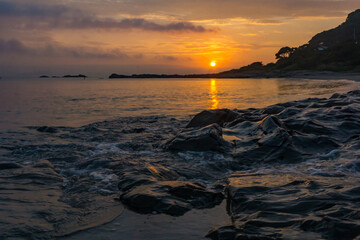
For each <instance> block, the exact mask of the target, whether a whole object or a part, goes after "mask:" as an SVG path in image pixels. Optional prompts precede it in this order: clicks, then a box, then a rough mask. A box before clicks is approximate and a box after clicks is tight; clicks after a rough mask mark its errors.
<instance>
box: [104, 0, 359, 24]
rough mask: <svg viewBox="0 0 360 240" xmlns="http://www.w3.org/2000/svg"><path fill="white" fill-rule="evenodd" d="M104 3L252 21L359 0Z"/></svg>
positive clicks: (116, 8) (345, 9)
mask: <svg viewBox="0 0 360 240" xmlns="http://www.w3.org/2000/svg"><path fill="white" fill-rule="evenodd" d="M97 2H98V3H99V2H100V1H97ZM107 2H108V4H107V6H104V9H103V10H99V11H106V12H108V13H109V12H113V13H117V14H121V13H126V14H132V15H135V16H141V15H146V14H155V15H157V14H166V15H168V16H178V19H180V18H182V19H185V20H206V19H228V18H236V17H241V18H247V19H255V20H259V19H261V20H262V19H265V20H266V19H267V20H269V19H272V18H279V17H285V18H298V17H306V16H323V17H334V16H337V17H343V16H345V15H346V14H347V13H349V12H350V11H353V10H355V9H357V8H359V1H358V0H226V1H219V0H196V1H194V0H181V1H169V0H128V1H126V0H123V1H118V0H108V1H107ZM110 7H111V8H112V9H110Z"/></svg>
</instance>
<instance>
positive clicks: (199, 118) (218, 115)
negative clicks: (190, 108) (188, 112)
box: [186, 109, 239, 128]
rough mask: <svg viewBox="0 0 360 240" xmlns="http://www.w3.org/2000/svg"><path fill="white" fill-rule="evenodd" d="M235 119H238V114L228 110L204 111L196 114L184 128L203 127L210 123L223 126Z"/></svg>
mask: <svg viewBox="0 0 360 240" xmlns="http://www.w3.org/2000/svg"><path fill="white" fill-rule="evenodd" d="M237 117H239V114H237V113H236V112H233V111H231V110H229V109H217V110H205V111H202V112H201V113H199V114H196V115H195V116H194V118H193V119H192V120H191V121H190V123H189V124H188V125H187V126H186V127H187V128H192V127H205V126H207V125H210V124H212V123H217V124H219V125H220V126H223V125H224V123H227V122H232V121H234V120H235V119H236V118H237Z"/></svg>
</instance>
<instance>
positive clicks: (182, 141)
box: [165, 123, 230, 152]
mask: <svg viewBox="0 0 360 240" xmlns="http://www.w3.org/2000/svg"><path fill="white" fill-rule="evenodd" d="M228 147H230V144H229V143H228V142H226V141H225V140H224V139H223V138H222V129H221V127H220V126H219V125H218V124H216V123H214V124H211V125H209V126H206V127H203V128H200V129H196V130H186V131H183V132H180V133H179V134H178V135H177V136H176V137H175V138H173V139H172V140H170V141H169V142H168V143H167V144H165V148H166V149H168V150H173V151H197V152H198V151H200V152H201V151H220V152H223V151H225V149H226V148H228Z"/></svg>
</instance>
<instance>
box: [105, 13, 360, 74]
mask: <svg viewBox="0 0 360 240" xmlns="http://www.w3.org/2000/svg"><path fill="white" fill-rule="evenodd" d="M275 56H276V59H277V61H276V62H275V63H269V64H267V65H264V64H263V63H262V62H254V63H252V64H250V65H248V66H245V67H241V68H239V69H232V70H230V71H225V72H220V73H214V74H188V75H179V74H173V75H166V74H133V75H121V74H116V73H113V74H111V75H110V76H109V78H258V77H265V78H276V77H304V76H314V75H315V76H318V75H323V76H327V75H334V74H335V75H339V76H340V74H339V73H342V74H343V73H347V74H350V75H351V74H354V73H359V72H360V57H359V56H360V9H358V10H356V11H354V12H352V13H350V14H349V15H348V17H347V19H346V21H345V22H344V23H342V24H341V25H339V26H338V27H336V28H334V29H331V30H328V31H324V32H321V33H318V34H316V35H315V36H314V37H313V38H312V39H311V40H310V41H309V42H308V43H307V44H304V45H302V46H300V47H288V46H287V47H283V48H281V49H280V50H279V51H278V52H277V53H276V54H275ZM336 73H338V74H336Z"/></svg>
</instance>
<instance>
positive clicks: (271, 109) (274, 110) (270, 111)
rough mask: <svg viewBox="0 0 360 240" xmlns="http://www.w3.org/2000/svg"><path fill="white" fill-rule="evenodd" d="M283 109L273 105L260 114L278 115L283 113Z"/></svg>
mask: <svg viewBox="0 0 360 240" xmlns="http://www.w3.org/2000/svg"><path fill="white" fill-rule="evenodd" d="M284 109H285V108H284V107H283V106H279V105H274V106H270V107H267V108H265V109H264V110H263V111H262V112H261V113H262V114H278V113H280V112H281V111H283V110H284Z"/></svg>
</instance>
